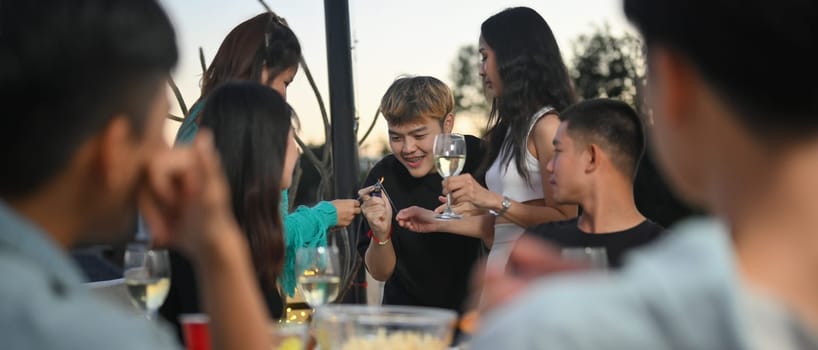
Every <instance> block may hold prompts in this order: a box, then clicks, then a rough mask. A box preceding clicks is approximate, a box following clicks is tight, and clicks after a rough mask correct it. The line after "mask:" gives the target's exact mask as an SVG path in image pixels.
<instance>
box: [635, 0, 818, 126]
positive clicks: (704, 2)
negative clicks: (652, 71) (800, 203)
mask: <svg viewBox="0 0 818 350" xmlns="http://www.w3.org/2000/svg"><path fill="white" fill-rule="evenodd" d="M624 6H625V13H626V15H627V16H628V18H629V19H630V20H631V21H633V22H634V23H635V25H636V26H637V27H638V28H639V29H640V31H641V32H642V34H643V36H644V37H645V41H646V43H647V46H648V51H650V49H651V47H655V46H661V47H664V48H666V49H669V50H673V51H675V52H676V53H678V54H681V55H682V56H683V57H685V58H686V59H688V60H690V62H691V63H692V64H693V65H694V66H695V67H696V69H697V70H698V71H699V72H700V73H701V74H702V75H703V76H704V77H705V79H707V81H708V83H709V84H710V85H711V86H712V87H713V88H714V90H715V91H717V93H718V94H719V95H720V96H721V97H722V98H723V100H724V101H725V103H726V104H727V105H728V107H729V108H730V109H732V110H733V112H734V114H736V117H737V118H740V122H741V123H742V124H743V125H745V126H746V127H747V128H748V130H750V131H751V132H753V133H754V134H755V135H756V136H758V137H761V138H762V139H766V140H778V139H793V138H803V137H813V136H814V135H815V134H816V133H818V84H816V82H818V64H816V62H818V2H817V1H814V0H779V1H768V0H742V1H738V0H625V2H624Z"/></svg>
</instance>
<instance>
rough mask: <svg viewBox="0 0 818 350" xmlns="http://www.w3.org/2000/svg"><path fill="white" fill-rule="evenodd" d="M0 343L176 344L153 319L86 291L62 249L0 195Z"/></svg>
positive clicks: (85, 349)
mask: <svg viewBox="0 0 818 350" xmlns="http://www.w3.org/2000/svg"><path fill="white" fill-rule="evenodd" d="M0 280H1V281H2V282H0V348H3V349H15V350H17V349H76V350H97V349H100V350H102V349H106V350H107V349H128V350H130V349H179V344H178V343H177V342H176V340H175V337H174V336H173V335H172V334H171V333H170V331H169V330H168V329H165V328H166V327H163V326H161V325H160V324H159V323H153V322H148V321H147V320H146V319H145V318H144V317H142V316H140V315H139V314H136V313H134V312H133V311H132V310H127V309H125V308H123V307H119V306H117V305H115V304H113V303H112V302H109V301H107V300H103V299H101V298H99V297H96V296H94V295H93V294H91V293H90V292H89V291H88V289H87V288H86V287H85V286H84V285H83V277H82V276H81V274H80V272H79V270H78V268H77V267H76V266H75V265H74V262H73V261H72V260H71V259H70V258H69V256H68V255H67V253H66V252H65V251H63V250H62V249H60V248H59V247H58V246H57V245H56V243H55V242H54V241H53V240H52V239H51V237H50V236H49V235H48V234H46V233H45V232H43V231H42V230H41V229H40V228H38V227H37V226H36V225H35V224H34V223H32V222H30V221H29V220H27V219H25V218H23V217H21V216H20V215H19V214H17V213H16V212H15V211H14V210H13V209H12V208H10V207H8V206H7V205H6V204H5V203H4V202H3V201H0Z"/></svg>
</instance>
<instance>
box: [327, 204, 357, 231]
mask: <svg viewBox="0 0 818 350" xmlns="http://www.w3.org/2000/svg"><path fill="white" fill-rule="evenodd" d="M330 203H332V205H333V206H334V207H335V212H336V215H337V217H338V221H337V223H336V224H335V225H336V226H349V224H351V223H352V220H355V215H358V214H360V213H361V203H359V202H358V200H356V199H336V200H334V201H332V202H330Z"/></svg>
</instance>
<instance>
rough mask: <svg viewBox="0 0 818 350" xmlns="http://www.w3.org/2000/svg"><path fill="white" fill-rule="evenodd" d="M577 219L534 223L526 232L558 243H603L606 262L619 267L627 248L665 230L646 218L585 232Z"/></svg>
mask: <svg viewBox="0 0 818 350" xmlns="http://www.w3.org/2000/svg"><path fill="white" fill-rule="evenodd" d="M578 220H579V219H576V218H575V219H571V220H565V221H558V222H549V223H545V224H541V225H537V226H533V227H530V228H529V229H528V230H527V233H526V234H527V235H530V236H535V237H540V238H543V239H546V240H548V241H550V242H551V243H553V244H556V245H557V246H559V247H566V248H569V247H604V248H605V250H606V252H607V254H608V265H609V266H611V267H613V268H618V267H621V266H622V259H623V257H624V256H625V254H626V253H627V252H628V251H630V250H631V249H633V248H636V247H639V246H643V245H645V244H648V243H650V242H652V241H653V240H654V239H656V238H658V237H659V236H661V234H662V232H663V231H664V228H662V226H659V225H657V224H656V223H654V222H653V221H650V220H645V221H642V222H641V223H640V224H639V225H636V226H634V227H631V228H629V229H627V230H624V231H619V232H611V233H602V234H598V233H586V232H583V231H582V230H580V229H579V227H578V226H577V222H578Z"/></svg>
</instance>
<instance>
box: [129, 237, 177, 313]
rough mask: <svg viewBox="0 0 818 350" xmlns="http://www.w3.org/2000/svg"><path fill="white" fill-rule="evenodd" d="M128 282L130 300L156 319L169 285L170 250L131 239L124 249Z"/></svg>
mask: <svg viewBox="0 0 818 350" xmlns="http://www.w3.org/2000/svg"><path fill="white" fill-rule="evenodd" d="M124 269H125V273H124V275H125V286H126V287H127V288H128V296H130V298H131V303H133V305H134V306H136V307H137V308H138V309H140V310H142V311H144V312H145V317H146V318H148V319H149V320H150V319H154V317H155V315H156V310H158V309H159V307H160V306H162V304H163V303H164V302H165V298H167V296H168V290H169V289H170V259H169V258H168V252H167V250H159V249H150V248H149V247H148V246H147V244H144V243H132V244H129V245H128V248H127V250H126V251H125V264H124Z"/></svg>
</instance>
